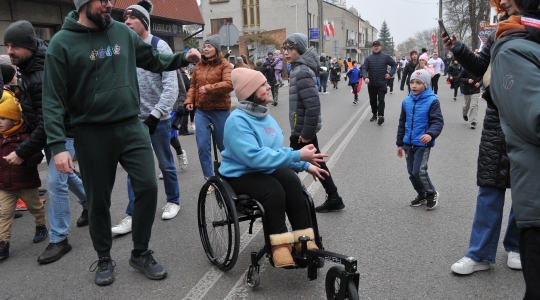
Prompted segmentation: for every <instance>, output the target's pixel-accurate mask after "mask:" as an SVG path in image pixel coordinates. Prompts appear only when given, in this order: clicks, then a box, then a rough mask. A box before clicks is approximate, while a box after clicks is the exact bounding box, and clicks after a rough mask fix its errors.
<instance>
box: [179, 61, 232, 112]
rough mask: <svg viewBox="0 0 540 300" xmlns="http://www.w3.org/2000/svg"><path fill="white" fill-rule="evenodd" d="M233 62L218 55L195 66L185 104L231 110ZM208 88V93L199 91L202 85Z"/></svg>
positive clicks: (200, 107)
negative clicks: (219, 59) (219, 58)
mask: <svg viewBox="0 0 540 300" xmlns="http://www.w3.org/2000/svg"><path fill="white" fill-rule="evenodd" d="M232 70H233V68H232V66H231V64H230V63H229V62H228V61H227V60H226V59H222V60H221V61H218V60H217V58H216V57H212V58H206V57H205V56H202V59H201V61H200V62H199V63H198V64H197V65H196V66H195V69H194V70H193V75H192V77H191V84H190V87H189V91H188V93H187V96H186V100H185V101H184V106H186V105H188V104H193V105H194V107H195V108H197V109H202V110H229V109H231V94H230V93H231V92H232V91H233V86H232V81H231V72H232ZM203 86H204V87H205V88H206V93H204V94H201V93H199V88H200V87H203Z"/></svg>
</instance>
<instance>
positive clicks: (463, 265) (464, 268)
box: [450, 257, 489, 275]
mask: <svg viewBox="0 0 540 300" xmlns="http://www.w3.org/2000/svg"><path fill="white" fill-rule="evenodd" d="M488 269H489V263H487V262H478V261H474V260H472V259H470V258H468V257H463V258H462V259H460V260H458V261H457V262H456V263H455V264H453V265H452V267H451V268H450V270H452V272H454V273H457V274H461V275H469V274H472V273H474V272H476V271H485V270H488Z"/></svg>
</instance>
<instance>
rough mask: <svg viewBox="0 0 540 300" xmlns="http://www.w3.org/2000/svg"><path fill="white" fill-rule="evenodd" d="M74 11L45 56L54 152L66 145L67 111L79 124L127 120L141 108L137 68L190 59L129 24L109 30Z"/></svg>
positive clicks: (175, 65)
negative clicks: (160, 47)
mask: <svg viewBox="0 0 540 300" xmlns="http://www.w3.org/2000/svg"><path fill="white" fill-rule="evenodd" d="M78 19H79V14H78V13H77V12H76V11H72V12H70V13H69V15H68V16H67V17H66V19H65V22H64V25H63V26H62V30H60V31H59V32H58V33H57V34H55V35H54V37H53V38H52V40H51V42H50V44H49V48H48V50H47V54H46V57H45V66H46V67H45V70H44V76H43V118H44V126H45V132H46V133H47V143H48V145H49V146H50V147H51V149H52V151H53V153H54V154H57V153H60V152H63V151H66V148H65V138H66V132H65V128H64V123H63V120H64V114H65V112H67V113H68V114H69V115H71V123H72V124H73V125H74V126H75V127H77V126H92V125H102V126H103V125H105V126H107V125H109V126H114V125H115V124H122V123H123V122H126V121H128V120H131V119H137V116H138V115H139V112H140V108H139V107H140V106H139V101H140V100H139V85H138V83H137V71H136V68H137V67H139V68H143V69H146V70H148V71H151V72H154V73H161V72H163V71H172V70H176V69H179V68H180V67H183V66H186V65H188V64H189V62H188V61H187V60H186V59H185V55H186V54H185V53H183V52H181V53H177V54H174V55H166V54H160V53H159V52H158V51H157V50H155V49H153V47H152V45H150V44H148V43H145V42H144V41H143V40H142V39H141V38H140V37H139V36H138V35H137V34H136V33H135V32H134V31H133V30H132V29H130V28H129V27H127V26H126V25H125V24H123V23H120V22H117V21H114V20H112V21H111V24H110V25H109V26H108V27H107V29H105V30H98V29H91V28H88V27H86V26H83V25H81V24H79V23H77V20H78Z"/></svg>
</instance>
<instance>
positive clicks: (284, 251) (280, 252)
mask: <svg viewBox="0 0 540 300" xmlns="http://www.w3.org/2000/svg"><path fill="white" fill-rule="evenodd" d="M293 241H294V236H293V234H292V233H290V232H285V233H279V234H271V235H270V244H271V245H272V259H273V260H274V267H276V268H282V267H287V266H294V260H293V258H292V255H291V251H292V246H291V244H292V242H293Z"/></svg>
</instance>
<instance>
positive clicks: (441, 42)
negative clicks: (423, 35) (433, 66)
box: [437, 0, 444, 57]
mask: <svg viewBox="0 0 540 300" xmlns="http://www.w3.org/2000/svg"><path fill="white" fill-rule="evenodd" d="M439 20H442V0H439ZM441 34H442V28H441V26H439V38H438V39H437V40H438V41H439V48H438V50H437V51H438V52H439V57H444V54H443V52H442V51H443V40H442V37H441Z"/></svg>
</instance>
